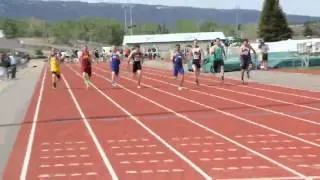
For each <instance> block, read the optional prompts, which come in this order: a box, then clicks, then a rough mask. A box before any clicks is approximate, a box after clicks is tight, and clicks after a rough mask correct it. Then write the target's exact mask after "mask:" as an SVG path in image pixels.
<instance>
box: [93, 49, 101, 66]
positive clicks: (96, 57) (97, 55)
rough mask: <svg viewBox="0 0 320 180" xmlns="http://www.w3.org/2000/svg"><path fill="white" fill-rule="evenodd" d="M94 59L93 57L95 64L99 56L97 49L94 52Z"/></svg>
mask: <svg viewBox="0 0 320 180" xmlns="http://www.w3.org/2000/svg"><path fill="white" fill-rule="evenodd" d="M94 57H95V62H96V63H99V58H100V56H99V51H98V49H95V50H94Z"/></svg>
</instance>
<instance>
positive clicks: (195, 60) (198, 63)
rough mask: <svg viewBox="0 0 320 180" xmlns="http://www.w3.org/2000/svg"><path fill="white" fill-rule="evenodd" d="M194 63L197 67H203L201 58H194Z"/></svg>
mask: <svg viewBox="0 0 320 180" xmlns="http://www.w3.org/2000/svg"><path fill="white" fill-rule="evenodd" d="M192 65H195V66H196V68H197V69H200V68H201V64H200V59H193V60H192Z"/></svg>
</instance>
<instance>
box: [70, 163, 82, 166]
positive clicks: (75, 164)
mask: <svg viewBox="0 0 320 180" xmlns="http://www.w3.org/2000/svg"><path fill="white" fill-rule="evenodd" d="M68 166H80V163H69V164H68Z"/></svg>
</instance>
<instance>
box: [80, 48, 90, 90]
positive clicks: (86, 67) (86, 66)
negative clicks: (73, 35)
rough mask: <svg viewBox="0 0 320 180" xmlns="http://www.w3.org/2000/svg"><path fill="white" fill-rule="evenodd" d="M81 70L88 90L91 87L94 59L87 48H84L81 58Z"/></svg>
mask: <svg viewBox="0 0 320 180" xmlns="http://www.w3.org/2000/svg"><path fill="white" fill-rule="evenodd" d="M80 61H81V70H82V77H83V80H84V84H85V85H86V87H87V89H88V88H89V86H90V83H91V82H90V78H91V73H92V67H91V66H92V59H91V56H90V53H89V50H88V47H87V46H84V48H83V50H82V53H81V57H80Z"/></svg>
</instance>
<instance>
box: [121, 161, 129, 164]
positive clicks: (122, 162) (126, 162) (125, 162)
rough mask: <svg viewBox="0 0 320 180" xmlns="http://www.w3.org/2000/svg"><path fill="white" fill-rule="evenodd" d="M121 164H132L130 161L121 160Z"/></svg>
mask: <svg viewBox="0 0 320 180" xmlns="http://www.w3.org/2000/svg"><path fill="white" fill-rule="evenodd" d="M120 164H131V162H129V161H120Z"/></svg>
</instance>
